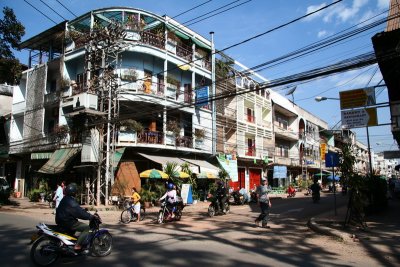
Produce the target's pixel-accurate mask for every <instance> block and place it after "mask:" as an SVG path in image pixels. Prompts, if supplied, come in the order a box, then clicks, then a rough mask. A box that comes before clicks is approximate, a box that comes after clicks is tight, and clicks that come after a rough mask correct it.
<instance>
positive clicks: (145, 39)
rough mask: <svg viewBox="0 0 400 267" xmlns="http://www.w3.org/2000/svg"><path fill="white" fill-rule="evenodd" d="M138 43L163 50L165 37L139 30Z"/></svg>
mask: <svg viewBox="0 0 400 267" xmlns="http://www.w3.org/2000/svg"><path fill="white" fill-rule="evenodd" d="M140 43H142V44H147V45H151V46H154V47H157V48H160V49H163V50H165V38H164V37H162V36H159V35H156V34H154V33H151V32H141V33H140Z"/></svg>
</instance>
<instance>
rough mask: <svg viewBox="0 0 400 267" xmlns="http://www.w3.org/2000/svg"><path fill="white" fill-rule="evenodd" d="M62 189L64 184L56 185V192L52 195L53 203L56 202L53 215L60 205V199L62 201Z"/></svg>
mask: <svg viewBox="0 0 400 267" xmlns="http://www.w3.org/2000/svg"><path fill="white" fill-rule="evenodd" d="M64 187H65V184H64V182H61V183H60V182H58V183H57V190H56V193H55V194H54V198H53V201H55V202H56V208H55V209H54V212H53V214H56V211H57V208H58V205H60V202H61V199H63V197H64Z"/></svg>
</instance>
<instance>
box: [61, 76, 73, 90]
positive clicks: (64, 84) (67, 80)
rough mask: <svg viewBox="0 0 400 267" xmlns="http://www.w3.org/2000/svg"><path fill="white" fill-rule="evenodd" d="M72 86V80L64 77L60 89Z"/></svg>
mask: <svg viewBox="0 0 400 267" xmlns="http://www.w3.org/2000/svg"><path fill="white" fill-rule="evenodd" d="M70 85H71V80H70V79H68V78H66V77H62V78H61V79H60V88H61V89H66V88H68V87H69V86H70Z"/></svg>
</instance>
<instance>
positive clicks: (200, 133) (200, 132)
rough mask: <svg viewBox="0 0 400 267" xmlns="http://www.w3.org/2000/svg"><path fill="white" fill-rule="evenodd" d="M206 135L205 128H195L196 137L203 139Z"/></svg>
mask: <svg viewBox="0 0 400 267" xmlns="http://www.w3.org/2000/svg"><path fill="white" fill-rule="evenodd" d="M205 136H206V131H205V130H204V129H195V130H194V137H195V138H196V140H197V139H198V140H203V139H204V137H205Z"/></svg>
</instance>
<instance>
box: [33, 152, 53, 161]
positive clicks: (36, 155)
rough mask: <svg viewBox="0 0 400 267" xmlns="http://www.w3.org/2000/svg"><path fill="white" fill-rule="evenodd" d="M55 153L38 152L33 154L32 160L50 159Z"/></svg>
mask: <svg viewBox="0 0 400 267" xmlns="http://www.w3.org/2000/svg"><path fill="white" fill-rule="evenodd" d="M51 155H53V152H37V153H31V159H49V158H51Z"/></svg>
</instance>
